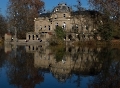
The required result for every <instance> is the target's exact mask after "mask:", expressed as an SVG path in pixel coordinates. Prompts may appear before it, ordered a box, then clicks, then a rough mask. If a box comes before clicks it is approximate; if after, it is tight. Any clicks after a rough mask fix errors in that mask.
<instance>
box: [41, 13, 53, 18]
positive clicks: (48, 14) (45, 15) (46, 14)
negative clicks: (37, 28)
mask: <svg viewBox="0 0 120 88" xmlns="http://www.w3.org/2000/svg"><path fill="white" fill-rule="evenodd" d="M50 15H51V13H42V14H40V17H50Z"/></svg>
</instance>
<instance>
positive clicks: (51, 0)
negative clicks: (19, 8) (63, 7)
mask: <svg viewBox="0 0 120 88" xmlns="http://www.w3.org/2000/svg"><path fill="white" fill-rule="evenodd" d="M0 1H1V2H0V13H2V15H4V16H5V15H6V10H7V4H8V1H9V0H0ZM43 1H44V2H45V10H46V11H48V10H50V11H51V10H52V9H53V8H54V7H55V6H57V5H58V4H59V3H62V2H63V3H67V5H68V6H73V5H76V4H77V2H76V1H77V0H43ZM81 3H82V6H83V7H85V8H89V7H88V5H87V0H81Z"/></svg>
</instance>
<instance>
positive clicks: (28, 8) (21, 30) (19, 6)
mask: <svg viewBox="0 0 120 88" xmlns="http://www.w3.org/2000/svg"><path fill="white" fill-rule="evenodd" d="M43 7H44V2H43V1H41V0H9V3H8V11H7V12H8V18H9V24H10V25H9V26H10V28H12V29H14V28H15V27H16V30H17V31H18V32H17V33H18V35H19V36H18V37H20V38H21V37H22V38H25V33H26V32H28V31H33V29H34V18H36V17H38V16H39V13H40V12H42V11H43Z"/></svg>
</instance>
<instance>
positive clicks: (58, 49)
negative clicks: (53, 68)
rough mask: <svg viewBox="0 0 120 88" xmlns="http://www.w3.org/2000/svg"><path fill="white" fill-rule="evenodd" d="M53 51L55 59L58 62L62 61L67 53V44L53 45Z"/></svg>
mask: <svg viewBox="0 0 120 88" xmlns="http://www.w3.org/2000/svg"><path fill="white" fill-rule="evenodd" d="M51 49H52V51H53V52H54V54H55V59H56V61H57V62H59V61H62V59H64V55H65V46H61V45H58V46H55V47H51Z"/></svg>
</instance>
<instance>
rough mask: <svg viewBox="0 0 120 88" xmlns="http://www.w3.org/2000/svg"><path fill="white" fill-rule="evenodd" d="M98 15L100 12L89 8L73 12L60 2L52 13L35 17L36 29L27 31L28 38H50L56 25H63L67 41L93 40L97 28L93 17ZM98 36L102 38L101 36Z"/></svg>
mask: <svg viewBox="0 0 120 88" xmlns="http://www.w3.org/2000/svg"><path fill="white" fill-rule="evenodd" d="M98 15H99V14H98V12H96V11H88V10H85V11H80V12H72V10H71V8H69V7H68V6H67V5H66V4H58V6H56V7H55V8H54V9H53V11H52V13H43V14H41V15H40V17H39V18H35V20H34V21H35V30H34V32H29V33H27V34H26V39H27V40H36V39H39V38H40V39H42V40H43V41H46V40H49V39H50V38H51V36H52V35H54V34H55V33H54V29H56V26H61V27H62V28H63V30H65V32H66V37H65V40H66V41H70V40H76V41H79V40H91V39H93V36H94V32H95V31H96V29H97V25H96V24H94V21H93V18H97V17H98ZM92 17H93V18H92ZM98 21H99V20H98ZM100 22H101V21H100ZM100 22H99V23H100ZM98 38H99V39H100V37H99V36H98Z"/></svg>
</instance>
